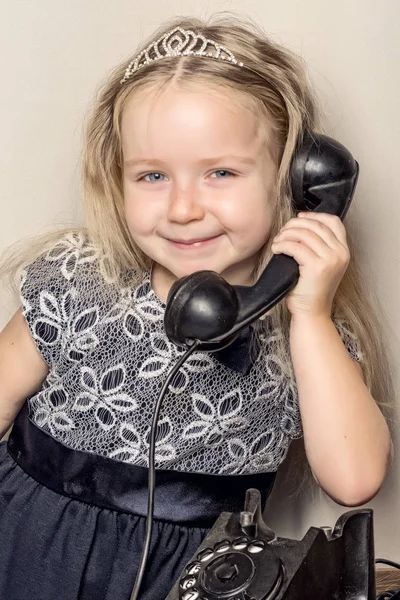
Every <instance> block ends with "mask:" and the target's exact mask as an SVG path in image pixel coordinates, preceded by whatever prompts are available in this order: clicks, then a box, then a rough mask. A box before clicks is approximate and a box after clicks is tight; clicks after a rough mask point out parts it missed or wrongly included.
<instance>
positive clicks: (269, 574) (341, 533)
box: [166, 489, 375, 600]
mask: <svg viewBox="0 0 400 600" xmlns="http://www.w3.org/2000/svg"><path fill="white" fill-rule="evenodd" d="M355 598H357V600H375V569H374V546H373V516H372V510H368V509H365V510H354V511H349V512H347V513H345V514H343V515H342V516H341V517H340V518H339V520H338V521H337V523H336V525H335V527H334V528H333V529H331V528H326V527H321V528H317V527H311V528H310V529H309V530H308V532H307V533H306V535H305V536H304V538H303V539H302V540H299V541H297V540H290V539H286V538H279V537H276V536H275V534H274V533H273V532H272V531H271V530H270V529H269V528H268V527H267V525H266V524H265V522H264V520H263V517H262V514H261V495H260V492H259V491H258V490H256V489H250V490H247V493H246V501H245V506H244V510H243V511H242V512H241V513H240V515H237V514H233V513H222V514H221V515H220V517H219V518H218V520H217V521H216V523H215V525H214V527H213V528H212V529H211V531H210V532H209V534H208V535H207V537H206V538H205V540H204V542H203V543H202V544H201V546H200V547H199V548H198V550H197V552H196V554H195V556H193V558H192V560H191V561H190V562H189V563H188V565H187V566H186V567H185V569H184V571H183V572H182V574H181V576H180V578H179V580H178V581H177V583H176V584H175V586H174V587H173V589H172V590H171V592H170V593H169V594H168V596H167V598H166V600H325V599H326V600H328V599H329V600H331V599H337V600H350V599H352V600H353V599H355Z"/></svg>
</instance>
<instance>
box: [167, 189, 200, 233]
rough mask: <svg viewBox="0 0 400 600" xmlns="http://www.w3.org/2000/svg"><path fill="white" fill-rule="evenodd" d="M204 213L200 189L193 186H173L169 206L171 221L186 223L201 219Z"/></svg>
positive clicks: (169, 218)
mask: <svg viewBox="0 0 400 600" xmlns="http://www.w3.org/2000/svg"><path fill="white" fill-rule="evenodd" d="M204 214H205V210H204V206H203V203H202V201H201V197H200V193H199V192H198V191H196V190H195V189H193V188H187V189H183V188H181V187H178V186H174V187H173V189H172V190H171V194H170V198H169V206H168V220H169V221H172V222H174V223H181V224H185V223H189V222H190V221H200V220H201V219H203V217H204Z"/></svg>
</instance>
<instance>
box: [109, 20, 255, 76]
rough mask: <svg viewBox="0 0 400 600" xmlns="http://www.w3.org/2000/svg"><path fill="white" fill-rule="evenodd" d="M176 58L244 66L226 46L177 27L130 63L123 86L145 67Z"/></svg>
mask: <svg viewBox="0 0 400 600" xmlns="http://www.w3.org/2000/svg"><path fill="white" fill-rule="evenodd" d="M175 56H204V57H206V58H213V59H216V60H223V61H226V62H230V63H232V64H234V65H237V66H238V67H243V66H244V65H243V63H241V62H239V61H237V60H236V58H235V56H234V55H233V53H232V52H231V51H230V50H228V49H227V48H225V46H221V45H220V44H217V43H216V42H213V41H212V40H209V39H208V38H205V37H204V36H203V35H200V34H196V33H194V32H193V31H190V30H187V29H182V28H181V27H176V28H175V29H173V30H172V31H169V32H168V33H166V34H165V35H163V36H162V37H161V38H159V39H158V40H157V41H156V42H153V43H152V44H150V46H148V47H147V48H146V49H145V50H142V52H141V53H140V54H138V55H137V56H136V57H135V58H134V59H133V60H132V61H131V62H130V63H129V65H128V67H127V68H126V70H125V74H124V77H123V78H122V79H121V84H122V83H125V81H128V80H129V79H130V78H131V77H132V75H133V73H135V71H138V70H139V69H141V68H142V67H144V66H145V65H148V64H150V63H152V62H155V61H157V60H162V59H164V58H170V57H175Z"/></svg>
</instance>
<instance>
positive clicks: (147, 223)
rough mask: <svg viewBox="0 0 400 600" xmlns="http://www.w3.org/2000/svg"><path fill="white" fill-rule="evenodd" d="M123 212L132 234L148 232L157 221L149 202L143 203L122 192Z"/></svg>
mask: <svg viewBox="0 0 400 600" xmlns="http://www.w3.org/2000/svg"><path fill="white" fill-rule="evenodd" d="M124 214H125V219H126V222H127V225H128V228H129V230H130V232H131V233H132V234H137V235H145V234H148V233H150V232H151V231H152V230H153V229H154V226H155V223H156V222H157V216H156V214H155V211H154V209H153V210H152V209H151V204H147V205H146V206H145V205H144V203H143V202H140V200H139V198H138V197H136V196H132V195H129V194H126V192H125V193H124Z"/></svg>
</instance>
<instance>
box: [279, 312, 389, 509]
mask: <svg viewBox="0 0 400 600" xmlns="http://www.w3.org/2000/svg"><path fill="white" fill-rule="evenodd" d="M290 344H291V353H292V360H293V366H294V371H295V377H296V382H297V389H298V393H299V404H300V412H301V418H302V423H303V431H304V443H305V448H306V453H307V458H308V461H309V463H310V467H311V469H312V472H313V474H314V476H315V478H316V480H317V481H318V483H319V485H320V486H321V488H322V489H323V490H324V491H325V492H326V493H327V494H328V495H329V496H331V498H333V499H334V500H335V501H336V502H338V503H339V504H344V505H346V506H356V505H359V504H364V503H366V502H367V501H369V500H370V499H371V498H373V497H374V496H375V495H376V494H377V492H378V491H379V489H380V487H381V485H382V483H383V480H384V478H385V474H386V471H387V468H388V466H389V463H390V458H391V454H392V443H391V439H390V434H389V430H388V426H387V424H386V421H385V419H384V417H383V415H382V413H381V412H380V410H379V408H378V406H377V405H376V403H375V401H374V399H373V398H372V397H371V395H370V393H369V392H368V390H367V388H366V386H365V384H364V381H363V377H362V372H361V368H360V365H359V364H358V363H357V362H355V361H353V360H352V359H351V358H350V356H349V354H348V352H347V350H346V348H345V346H344V344H343V342H342V340H341V338H340V336H339V334H338V332H337V330H336V327H335V325H334V323H333V322H332V320H331V319H330V318H329V317H326V316H320V317H313V316H307V315H293V317H292V321H291V330H290Z"/></svg>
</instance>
